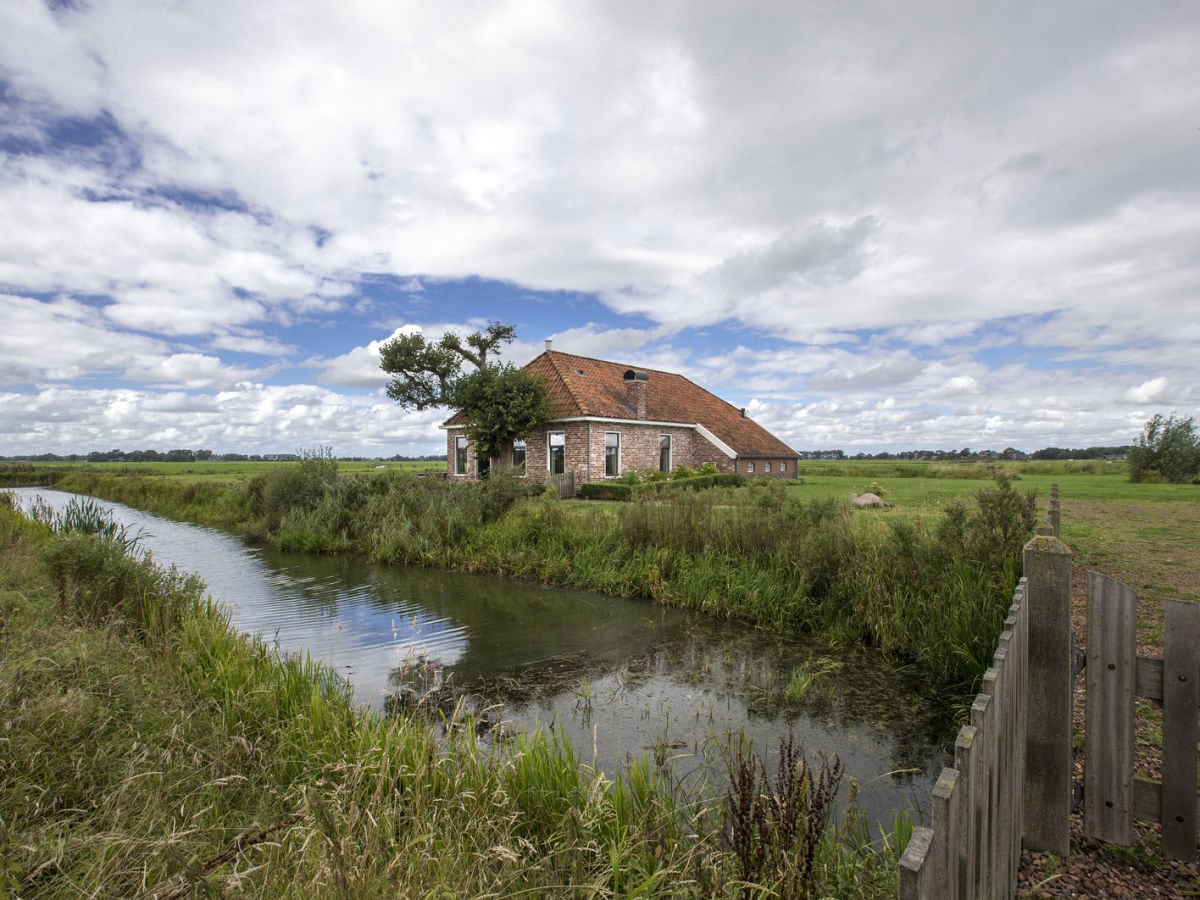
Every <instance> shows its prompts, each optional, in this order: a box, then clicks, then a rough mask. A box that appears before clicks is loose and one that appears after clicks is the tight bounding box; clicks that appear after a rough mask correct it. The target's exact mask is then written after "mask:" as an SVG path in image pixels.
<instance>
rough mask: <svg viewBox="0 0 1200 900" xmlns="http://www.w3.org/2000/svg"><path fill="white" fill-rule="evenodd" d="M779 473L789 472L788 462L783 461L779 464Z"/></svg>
mask: <svg viewBox="0 0 1200 900" xmlns="http://www.w3.org/2000/svg"><path fill="white" fill-rule="evenodd" d="M779 471H780V472H786V471H787V462H786V461H782V460H781V461H780V463H779Z"/></svg>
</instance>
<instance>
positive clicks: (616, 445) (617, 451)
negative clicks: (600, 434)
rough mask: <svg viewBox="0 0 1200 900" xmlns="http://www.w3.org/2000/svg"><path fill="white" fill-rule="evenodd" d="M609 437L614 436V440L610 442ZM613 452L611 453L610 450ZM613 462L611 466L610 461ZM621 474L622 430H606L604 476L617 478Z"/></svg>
mask: <svg viewBox="0 0 1200 900" xmlns="http://www.w3.org/2000/svg"><path fill="white" fill-rule="evenodd" d="M609 438H614V439H615V440H614V442H613V443H612V444H610V443H609V442H608V439H609ZM610 450H611V451H612V453H609V451H610ZM610 462H611V463H612V465H611V466H610V465H609V463H610ZM620 474H621V432H619V431H606V432H604V477H605V478H617V477H619V476H620Z"/></svg>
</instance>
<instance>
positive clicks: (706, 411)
mask: <svg viewBox="0 0 1200 900" xmlns="http://www.w3.org/2000/svg"><path fill="white" fill-rule="evenodd" d="M525 368H526V369H527V370H528V371H530V372H534V373H537V374H539V375H541V376H542V377H543V378H545V379H546V382H547V384H548V385H549V388H550V403H551V405H552V406H553V408H554V416H555V418H556V419H570V418H577V417H581V416H595V417H599V418H606V419H628V420H629V421H631V422H636V421H638V417H637V411H636V409H634V408H633V407H631V406H630V405H628V401H629V392H628V388H627V387H626V384H625V373H626V372H628V371H630V370H631V369H632V370H634V371H637V372H641V373H644V374H645V375H647V376H649V378H648V379H647V381H646V420H647V421H652V422H671V423H678V424H684V425H695V424H699V425H703V426H704V427H705V428H707V429H708V430H709V431H710V432H712V433H713V435H715V436H716V437H717V438H718V439H720V440H721V441H722V442H724V443H725V444H726V445H728V446H729V447H730V448H731V449H732V450H733V451H734V452H735V453H737V454H738V455H739V456H771V457H780V456H786V457H794V456H796V455H797V454H796V451H795V450H793V449H792V448H791V447H789V446H788V445H787V444H785V443H784V442H783V441H781V440H779V438H777V437H775V436H774V435H773V434H771V433H770V432H769V431H767V430H766V429H765V428H763V427H762V426H761V425H759V424H758V423H757V422H755V421H754V420H753V419H748V418H746V417H745V416H744V415H743V414H742V411H741V410H740V409H738V408H737V407H736V406H733V405H732V404H729V403H726V402H725V401H724V400H722V399H720V398H719V397H717V396H715V395H714V394H711V393H709V392H708V391H706V390H705V389H704V388H702V387H700V386H699V385H697V384H694V383H693V382H691V381H689V380H688V379H687V378H684V377H683V376H682V375H677V374H675V373H674V372H660V371H658V370H656V369H643V368H639V367H637V366H629V365H625V364H623V363H614V362H606V361H605V360H600V359H590V358H588V357H586V356H573V355H571V354H569V353H560V352H558V351H557V350H547V351H546V352H545V353H542V354H541V355H540V356H538V357H537V358H536V359H534V360H533V361H532V362H530V363H529V364H528V365H526V366H525ZM460 423H461V419H459V417H458V416H457V415H456V416H454V417H453V418H451V419H450V420H449V421H447V423H446V424H447V425H455V424H460Z"/></svg>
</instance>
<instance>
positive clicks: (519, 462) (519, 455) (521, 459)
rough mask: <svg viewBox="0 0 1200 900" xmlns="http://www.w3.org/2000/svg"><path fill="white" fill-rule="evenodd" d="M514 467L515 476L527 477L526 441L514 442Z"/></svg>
mask: <svg viewBox="0 0 1200 900" xmlns="http://www.w3.org/2000/svg"><path fill="white" fill-rule="evenodd" d="M512 467H513V474H515V475H521V476H524V475H525V442H524V441H513V454H512Z"/></svg>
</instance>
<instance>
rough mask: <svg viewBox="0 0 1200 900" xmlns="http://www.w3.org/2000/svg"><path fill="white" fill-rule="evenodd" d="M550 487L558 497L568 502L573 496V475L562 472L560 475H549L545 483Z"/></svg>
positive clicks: (572, 473)
mask: <svg viewBox="0 0 1200 900" xmlns="http://www.w3.org/2000/svg"><path fill="white" fill-rule="evenodd" d="M546 483H547V484H548V485H550V487H552V488H554V489H555V490H556V491H558V496H559V497H561V498H563V499H564V500H568V499H570V498H571V497H574V496H575V473H574V472H564V473H562V474H560V475H554V474H552V475H550V476H548V480H547V482H546Z"/></svg>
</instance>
